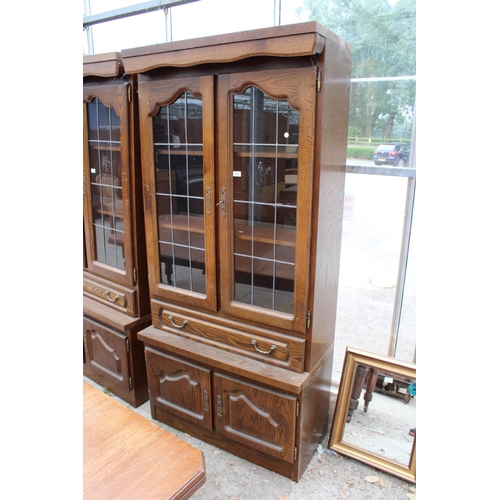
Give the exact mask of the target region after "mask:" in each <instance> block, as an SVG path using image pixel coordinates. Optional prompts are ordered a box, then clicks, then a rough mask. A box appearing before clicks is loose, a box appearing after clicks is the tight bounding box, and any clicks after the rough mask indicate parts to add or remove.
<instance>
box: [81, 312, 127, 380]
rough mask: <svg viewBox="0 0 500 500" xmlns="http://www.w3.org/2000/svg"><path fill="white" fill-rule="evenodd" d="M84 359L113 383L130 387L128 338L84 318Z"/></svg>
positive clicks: (88, 365) (94, 370) (88, 366)
mask: <svg viewBox="0 0 500 500" xmlns="http://www.w3.org/2000/svg"><path fill="white" fill-rule="evenodd" d="M83 345H84V360H85V363H86V365H87V368H88V369H90V370H92V372H94V373H96V374H98V375H100V376H101V375H102V376H103V377H104V378H105V379H107V380H109V381H110V382H111V383H112V384H116V385H117V386H119V387H122V388H124V389H129V384H130V381H129V378H130V375H129V372H130V370H129V360H128V349H127V345H128V338H127V336H126V335H124V334H122V333H120V332H118V331H116V330H113V329H112V328H108V327H106V326H104V325H101V324H100V323H96V322H94V321H92V320H90V319H87V318H84V319H83Z"/></svg>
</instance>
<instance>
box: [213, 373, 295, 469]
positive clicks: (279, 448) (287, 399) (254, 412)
mask: <svg viewBox="0 0 500 500" xmlns="http://www.w3.org/2000/svg"><path fill="white" fill-rule="evenodd" d="M215 393H216V405H217V417H216V429H217V432H218V433H219V434H221V435H223V436H225V437H227V438H228V439H231V440H233V441H236V442H238V443H242V444H245V445H247V446H250V447H252V448H254V449H257V450H259V451H262V452H264V453H266V454H268V455H271V456H273V457H276V458H279V459H282V460H285V461H287V462H291V463H293V461H294V449H295V429H296V418H297V417H296V407H297V398H295V397H292V396H288V395H285V394H280V393H278V392H275V391H271V390H267V389H264V388H262V387H257V386H254V385H252V384H248V383H244V382H242V381H241V380H237V379H234V378H232V377H229V376H227V375H222V374H219V373H216V374H215Z"/></svg>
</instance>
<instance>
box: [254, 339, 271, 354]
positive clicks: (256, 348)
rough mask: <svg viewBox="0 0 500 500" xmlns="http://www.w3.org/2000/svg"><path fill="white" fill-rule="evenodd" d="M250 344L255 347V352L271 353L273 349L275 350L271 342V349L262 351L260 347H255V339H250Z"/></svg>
mask: <svg viewBox="0 0 500 500" xmlns="http://www.w3.org/2000/svg"><path fill="white" fill-rule="evenodd" d="M252 345H253V346H254V347H255V350H256V351H257V352H260V353H261V354H271V353H272V352H273V351H275V350H276V346H275V345H274V344H273V345H272V346H271V349H269V351H262V350H261V349H259V348H258V347H257V341H256V340H255V339H254V340H252Z"/></svg>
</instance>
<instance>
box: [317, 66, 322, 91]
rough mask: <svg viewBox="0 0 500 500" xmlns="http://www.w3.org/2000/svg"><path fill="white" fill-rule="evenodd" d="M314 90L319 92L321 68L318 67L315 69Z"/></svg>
mask: <svg viewBox="0 0 500 500" xmlns="http://www.w3.org/2000/svg"><path fill="white" fill-rule="evenodd" d="M316 92H318V93H319V92H321V70H320V69H319V68H318V69H317V71H316Z"/></svg>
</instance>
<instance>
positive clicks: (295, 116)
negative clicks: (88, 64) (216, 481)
mask: <svg viewBox="0 0 500 500" xmlns="http://www.w3.org/2000/svg"><path fill="white" fill-rule="evenodd" d="M122 56H123V62H124V67H125V71H126V73H127V74H128V75H137V86H136V88H135V92H136V94H137V99H138V102H139V128H140V138H141V163H142V175H143V183H144V217H145V228H146V242H147V264H148V275H149V289H150V296H151V318H152V325H151V326H150V327H148V328H146V329H144V330H142V331H140V332H139V333H138V338H139V339H141V340H143V341H144V344H145V346H146V364H147V373H148V385H149V395H150V402H151V411H152V415H153V417H154V418H157V419H158V420H161V421H163V422H165V423H168V424H169V425H173V426H174V427H177V428H180V429H185V430H186V431H188V432H189V433H191V434H193V435H197V436H199V437H200V438H202V439H205V440H207V441H209V442H212V443H215V444H217V445H218V446H221V447H223V448H225V449H227V450H229V451H231V452H233V453H236V454H238V455H240V456H243V457H245V458H247V459H249V460H252V461H254V462H256V463H258V464H260V465H263V466H264V467H268V468H269V469H271V470H274V471H276V472H278V473H280V474H283V475H285V476H288V477H290V478H292V479H294V480H298V479H299V478H300V476H301V475H302V473H303V472H304V470H305V468H306V467H307V464H308V462H309V460H310V458H311V457H312V455H313V453H314V451H315V449H316V446H317V443H318V442H320V441H321V439H322V438H323V437H324V435H325V433H326V429H327V424H328V422H329V405H330V383H331V370H332V358H333V339H334V329H335V316H336V302H337V288H338V271H339V261H340V236H341V228H342V213H343V201H344V200H343V195H344V181H345V156H346V143H347V117H348V103H349V87H350V80H349V79H350V61H351V59H350V46H349V45H348V44H347V43H346V42H345V41H344V40H342V39H340V38H339V37H337V36H336V35H335V34H333V33H331V32H330V31H328V30H326V29H325V28H323V27H322V26H320V25H319V24H317V23H302V24H298V25H290V26H281V27H276V28H266V29H262V30H254V31H249V32H243V33H235V34H228V35H221V36H216V37H207V38H201V39H196V40H189V41H182V42H171V43H167V44H162V45H155V46H152V47H143V48H135V49H127V50H124V51H122Z"/></svg>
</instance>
